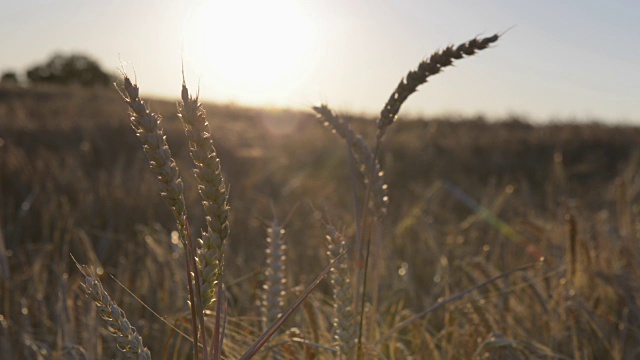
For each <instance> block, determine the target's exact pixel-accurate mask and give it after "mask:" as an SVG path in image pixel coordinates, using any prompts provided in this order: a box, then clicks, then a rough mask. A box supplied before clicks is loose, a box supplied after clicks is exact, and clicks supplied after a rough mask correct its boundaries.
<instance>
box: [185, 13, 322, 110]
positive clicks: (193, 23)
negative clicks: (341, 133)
mask: <svg viewBox="0 0 640 360" xmlns="http://www.w3.org/2000/svg"><path fill="white" fill-rule="evenodd" d="M317 40H318V39H317V34H316V31H315V28H314V25H313V21H312V19H311V18H310V17H309V16H308V15H307V14H305V12H304V11H303V9H302V8H300V7H299V5H298V4H297V3H296V2H294V1H287V0H284V1H265V2H263V1H251V0H243V1H217V0H215V1H208V2H204V3H203V4H202V6H201V7H200V8H199V9H197V11H195V12H194V13H192V14H191V16H190V19H188V21H187V26H186V27H185V38H184V44H185V45H184V46H185V49H184V58H185V66H186V67H187V70H188V71H189V72H192V73H195V74H198V75H200V76H201V80H202V81H203V86H204V87H207V84H208V83H209V84H212V85H211V86H212V88H214V89H215V94H211V92H209V95H213V96H216V97H217V98H218V100H221V99H220V96H222V94H224V96H229V97H233V98H234V99H235V100H239V101H241V102H243V103H251V104H265V103H285V102H286V101H287V96H288V95H292V93H293V92H295V91H296V87H297V86H299V85H300V84H301V83H302V82H303V80H304V78H305V76H306V74H307V73H308V72H309V71H311V70H312V69H313V66H314V65H315V62H316V61H315V59H316V58H317V54H315V52H316V51H317V50H315V47H314V45H315V44H316V42H317ZM225 100H228V99H225Z"/></svg>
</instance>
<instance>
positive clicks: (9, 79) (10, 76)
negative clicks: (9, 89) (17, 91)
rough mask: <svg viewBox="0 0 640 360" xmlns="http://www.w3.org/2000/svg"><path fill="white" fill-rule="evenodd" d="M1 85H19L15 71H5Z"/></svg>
mask: <svg viewBox="0 0 640 360" xmlns="http://www.w3.org/2000/svg"><path fill="white" fill-rule="evenodd" d="M0 84H2V85H17V84H18V75H17V74H16V73H15V72H13V71H5V72H4V73H3V74H2V77H0Z"/></svg>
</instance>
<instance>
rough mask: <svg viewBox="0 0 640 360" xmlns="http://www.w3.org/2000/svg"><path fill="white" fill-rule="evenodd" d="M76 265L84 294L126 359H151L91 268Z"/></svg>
mask: <svg viewBox="0 0 640 360" xmlns="http://www.w3.org/2000/svg"><path fill="white" fill-rule="evenodd" d="M76 264H77V263H76ZM77 266H78V268H79V269H80V271H81V272H82V274H83V275H84V276H85V281H84V284H82V286H83V288H84V291H85V294H86V295H87V296H88V297H89V298H91V300H93V302H94V303H95V304H96V306H97V307H98V313H99V314H100V317H101V318H103V319H104V320H105V321H106V322H107V325H108V327H107V329H108V330H109V332H110V333H111V335H113V336H115V337H116V342H117V346H118V349H120V350H121V351H122V352H124V354H125V356H126V358H127V359H140V360H151V353H150V352H149V349H147V348H146V347H144V345H143V344H142V337H140V335H138V332H137V331H136V328H135V327H133V326H131V324H130V323H129V320H127V317H126V315H125V313H124V310H122V309H121V308H120V307H118V305H117V304H116V303H115V302H114V301H113V300H111V297H110V296H109V294H108V293H107V292H106V291H105V290H104V287H102V283H101V282H100V280H99V279H98V278H97V277H96V276H95V274H94V273H93V271H92V270H91V269H89V268H87V267H84V266H81V265H80V264H77Z"/></svg>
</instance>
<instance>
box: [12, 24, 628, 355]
mask: <svg viewBox="0 0 640 360" xmlns="http://www.w3.org/2000/svg"><path fill="white" fill-rule="evenodd" d="M498 38H499V36H498V35H495V36H492V37H487V38H483V39H473V40H471V41H469V42H467V43H464V44H462V45H459V46H451V47H447V48H444V49H443V50H441V51H437V52H435V53H434V54H433V55H432V56H431V57H429V58H427V59H425V60H424V61H423V62H421V63H419V65H418V66H417V68H416V69H415V70H412V71H410V72H409V73H408V74H407V76H406V77H405V78H404V79H403V80H402V81H401V82H400V83H399V85H398V87H397V88H396V89H395V90H393V91H392V94H391V96H390V98H389V100H388V102H387V104H384V106H382V111H381V114H380V117H379V118H376V119H366V118H358V117H353V116H349V115H348V114H346V115H345V114H339V113H338V112H336V111H334V110H332V109H331V108H330V104H321V105H318V106H316V107H314V108H313V109H310V110H309V111H308V112H300V111H292V110H279V109H253V108H243V107H239V106H229V105H219V104H201V103H200V102H199V100H198V99H197V97H195V96H194V95H193V93H192V92H190V89H189V86H188V85H187V84H184V83H183V84H182V87H181V88H180V87H179V86H178V87H177V88H176V90H177V91H176V94H177V96H176V99H179V101H178V106H177V108H176V104H175V102H172V101H167V100H154V99H147V98H145V96H144V93H145V89H144V81H143V79H140V81H139V83H136V82H134V80H132V79H131V78H129V77H128V76H127V75H126V74H123V78H122V79H121V80H120V81H119V82H118V83H117V84H116V86H117V90H114V89H111V90H103V89H89V90H87V89H75V88H56V87H50V88H44V87H40V88H28V89H23V88H18V87H4V88H0V122H1V124H2V126H1V127H0V196H1V198H2V208H1V209H2V216H1V217H0V283H1V284H2V291H1V292H0V300H1V301H0V304H1V306H2V308H1V311H0V353H1V354H2V358H3V359H107V358H136V359H150V358H151V357H152V356H153V357H154V358H162V359H186V358H193V359H237V358H252V357H253V358H259V359H634V358H637V357H638V356H640V331H639V330H640V327H639V321H640V307H639V305H640V304H639V300H638V299H637V297H636V294H638V286H639V285H640V284H639V282H638V280H637V279H638V278H639V277H638V276H637V275H638V264H639V262H638V256H639V255H640V253H639V250H640V247H639V246H638V240H639V239H640V227H639V226H638V219H639V212H640V208H639V207H638V205H637V202H638V198H639V195H640V180H639V178H638V175H639V170H640V168H639V167H638V165H640V141H639V140H640V129H637V128H635V127H629V126H627V127H623V126H605V125H602V124H597V123H592V124H572V123H555V124H553V123H552V124H538V125H532V124H529V123H527V122H526V121H524V120H523V119H517V118H512V119H503V120H500V121H492V120H491V119H484V118H480V117H477V118H458V119H453V118H433V119H428V120H424V119H402V114H401V111H400V109H401V106H402V104H403V103H404V101H405V100H407V98H408V97H409V96H410V95H411V94H412V93H414V92H415V91H416V90H417V89H418V87H419V86H421V85H423V84H424V83H425V82H426V81H427V80H428V78H429V77H430V76H435V75H436V74H438V73H439V72H441V71H442V70H444V68H446V67H448V66H449V65H452V64H453V63H454V62H455V63H456V65H458V62H459V64H460V65H459V66H463V63H464V62H466V61H473V59H469V60H463V58H465V57H473V56H476V54H477V53H478V52H480V51H482V52H484V51H494V50H488V48H490V47H491V46H490V45H491V44H493V43H494V42H496V41H497V40H498ZM477 56H482V54H478V55H477ZM447 71H455V69H450V70H447ZM178 85H179V84H178ZM425 86H428V84H427V85H425ZM178 90H179V91H178ZM127 111H129V115H127ZM398 115H399V116H400V120H399V121H397V117H398ZM132 127H133V130H132ZM141 146H142V149H141ZM141 150H142V151H141Z"/></svg>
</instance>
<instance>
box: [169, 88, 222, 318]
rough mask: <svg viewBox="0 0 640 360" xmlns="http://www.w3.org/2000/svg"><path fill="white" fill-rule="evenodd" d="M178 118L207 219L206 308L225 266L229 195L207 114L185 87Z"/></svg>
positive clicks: (201, 254)
mask: <svg viewBox="0 0 640 360" xmlns="http://www.w3.org/2000/svg"><path fill="white" fill-rule="evenodd" d="M178 116H179V117H180V119H181V120H182V124H183V126H184V129H185V133H186V135H187V139H188V140H189V150H190V152H191V158H192V159H193V163H194V166H195V168H194V173H195V176H196V179H197V180H198V183H199V185H198V190H199V192H200V196H201V197H202V205H203V207H204V211H205V215H206V222H207V231H203V232H202V238H201V239H199V245H200V246H199V249H198V255H197V266H198V271H199V272H200V289H201V291H202V293H201V297H202V304H203V306H204V307H206V306H208V305H210V304H211V303H212V301H213V299H214V298H215V295H214V293H215V289H216V284H217V282H218V279H219V277H220V275H221V274H222V271H223V266H224V241H225V240H226V239H227V237H228V236H229V205H228V192H227V189H226V187H225V182H224V178H223V177H222V173H221V170H220V160H219V159H218V154H217V152H216V149H215V147H214V146H213V142H212V140H211V136H210V135H209V131H210V128H209V124H208V123H207V120H206V112H205V110H204V108H203V107H202V104H200V103H199V102H198V97H197V96H196V97H195V98H194V97H191V96H189V90H188V89H187V86H186V85H185V84H184V83H183V84H182V103H181V104H180V105H179V107H178Z"/></svg>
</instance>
